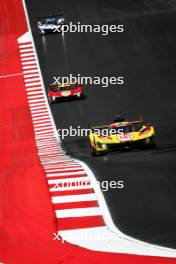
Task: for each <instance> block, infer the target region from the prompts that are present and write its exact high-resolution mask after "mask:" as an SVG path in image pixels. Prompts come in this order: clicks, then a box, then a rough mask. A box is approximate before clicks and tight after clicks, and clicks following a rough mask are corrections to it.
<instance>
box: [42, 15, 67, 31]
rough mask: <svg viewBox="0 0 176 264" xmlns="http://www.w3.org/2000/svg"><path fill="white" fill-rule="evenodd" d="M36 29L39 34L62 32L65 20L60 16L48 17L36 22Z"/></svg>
mask: <svg viewBox="0 0 176 264" xmlns="http://www.w3.org/2000/svg"><path fill="white" fill-rule="evenodd" d="M37 24H38V29H39V32H40V34H42V35H44V34H47V33H56V32H62V27H63V25H65V19H64V18H63V17H62V16H57V15H56V16H48V17H45V18H41V20H40V21H38V23H37Z"/></svg>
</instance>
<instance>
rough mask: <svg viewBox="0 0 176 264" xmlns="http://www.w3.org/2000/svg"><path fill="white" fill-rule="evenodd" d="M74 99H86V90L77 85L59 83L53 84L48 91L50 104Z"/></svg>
mask: <svg viewBox="0 0 176 264" xmlns="http://www.w3.org/2000/svg"><path fill="white" fill-rule="evenodd" d="M72 98H78V99H79V98H80V99H82V98H84V89H83V86H82V85H79V84H77V83H76V84H71V83H62V84H61V83H59V84H51V85H50V87H49V89H48V99H49V102H50V103H54V102H56V101H59V100H64V99H72Z"/></svg>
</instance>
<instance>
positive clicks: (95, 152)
mask: <svg viewBox="0 0 176 264" xmlns="http://www.w3.org/2000/svg"><path fill="white" fill-rule="evenodd" d="M90 148H91V154H92V155H93V156H99V155H100V152H98V151H96V149H95V148H94V147H93V146H91V147H90Z"/></svg>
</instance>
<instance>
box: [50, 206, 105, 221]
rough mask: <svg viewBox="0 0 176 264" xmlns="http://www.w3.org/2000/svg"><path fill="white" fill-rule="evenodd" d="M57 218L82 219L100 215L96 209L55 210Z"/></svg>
mask: <svg viewBox="0 0 176 264" xmlns="http://www.w3.org/2000/svg"><path fill="white" fill-rule="evenodd" d="M55 213H56V217H57V218H68V217H84V216H96V215H102V213H101V211H100V209H99V208H98V207H92V208H79V209H78V208H77V209H65V210H56V211H55Z"/></svg>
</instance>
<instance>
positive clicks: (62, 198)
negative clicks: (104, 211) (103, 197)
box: [52, 193, 97, 204]
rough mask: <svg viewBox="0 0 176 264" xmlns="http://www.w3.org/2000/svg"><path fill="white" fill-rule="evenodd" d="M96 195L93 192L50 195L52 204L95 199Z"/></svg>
mask: <svg viewBox="0 0 176 264" xmlns="http://www.w3.org/2000/svg"><path fill="white" fill-rule="evenodd" d="M96 200H97V197H96V195H95V193H91V194H80V195H64V196H54V197H52V202H53V203H54V204H58V203H72V202H85V201H96Z"/></svg>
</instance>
